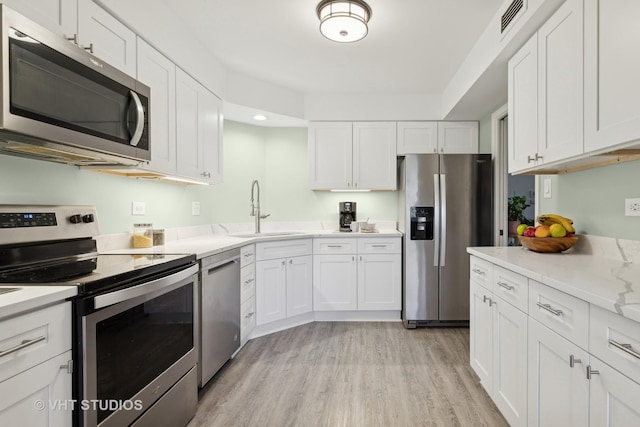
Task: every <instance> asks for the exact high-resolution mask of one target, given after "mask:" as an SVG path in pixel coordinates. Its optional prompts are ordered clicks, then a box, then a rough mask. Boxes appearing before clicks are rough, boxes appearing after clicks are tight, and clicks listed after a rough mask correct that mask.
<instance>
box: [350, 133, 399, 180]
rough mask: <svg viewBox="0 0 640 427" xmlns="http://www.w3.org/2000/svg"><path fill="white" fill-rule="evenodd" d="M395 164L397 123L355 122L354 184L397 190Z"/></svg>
mask: <svg viewBox="0 0 640 427" xmlns="http://www.w3.org/2000/svg"><path fill="white" fill-rule="evenodd" d="M396 168H397V165H396V123H395V122H356V123H354V124H353V180H352V186H351V188H353V189H356V190H359V189H367V190H395V189H396V176H397V172H396Z"/></svg>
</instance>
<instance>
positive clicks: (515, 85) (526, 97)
mask: <svg viewBox="0 0 640 427" xmlns="http://www.w3.org/2000/svg"><path fill="white" fill-rule="evenodd" d="M507 72H508V86H509V94H508V105H509V107H508V109H509V127H508V130H507V133H508V138H507V139H508V146H509V149H508V156H509V172H515V171H518V170H521V169H526V168H529V167H531V166H535V162H536V155H535V153H536V151H537V150H538V35H537V34H534V35H533V37H531V39H529V41H528V42H527V43H525V45H524V46H522V48H521V49H520V50H519V51H518V53H516V54H515V55H514V56H513V57H512V58H511V59H510V60H509V64H508V69H507ZM532 156H533V157H532Z"/></svg>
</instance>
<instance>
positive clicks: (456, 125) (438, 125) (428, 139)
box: [397, 122, 478, 156]
mask: <svg viewBox="0 0 640 427" xmlns="http://www.w3.org/2000/svg"><path fill="white" fill-rule="evenodd" d="M397 127H398V137H397V139H398V141H397V154H398V155H399V156H401V155H404V154H420V153H442V154H474V153H477V152H478V122H398V125H397Z"/></svg>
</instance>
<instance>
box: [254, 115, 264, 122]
mask: <svg viewBox="0 0 640 427" xmlns="http://www.w3.org/2000/svg"><path fill="white" fill-rule="evenodd" d="M253 120H260V121H262V120H267V116H265V115H264V114H256V115H254V116H253Z"/></svg>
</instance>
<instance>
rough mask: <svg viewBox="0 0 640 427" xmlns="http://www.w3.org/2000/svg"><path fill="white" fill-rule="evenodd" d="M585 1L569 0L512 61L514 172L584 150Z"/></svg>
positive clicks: (511, 155) (511, 151) (510, 132)
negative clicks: (583, 65) (583, 73)
mask: <svg viewBox="0 0 640 427" xmlns="http://www.w3.org/2000/svg"><path fill="white" fill-rule="evenodd" d="M582 11H583V7H582V0H567V1H566V2H565V3H564V4H563V5H562V6H560V8H559V9H558V10H557V11H556V12H555V13H554V14H553V16H551V18H549V20H548V21H547V22H546V23H545V24H544V25H543V26H542V27H541V28H540V29H539V30H538V32H537V33H536V34H535V35H534V36H533V37H532V38H531V39H530V40H529V41H528V42H527V43H525V45H524V46H523V47H522V48H521V49H520V50H519V51H518V52H517V53H516V54H515V55H514V56H513V57H512V58H511V60H510V61H509V64H508V88H509V94H508V102H509V129H508V145H509V153H508V156H509V172H511V173H513V172H519V171H522V170H525V169H531V168H534V167H536V166H542V165H545V164H548V163H551V162H555V161H559V160H565V159H567V158H570V157H574V156H576V155H580V154H582V153H583V151H584V143H583V141H584V138H583V116H582V106H583V96H582V94H583V84H582V82H583V80H582V70H583V68H582V62H583V61H582V58H583V54H582V51H583V30H582V26H583V18H582Z"/></svg>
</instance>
